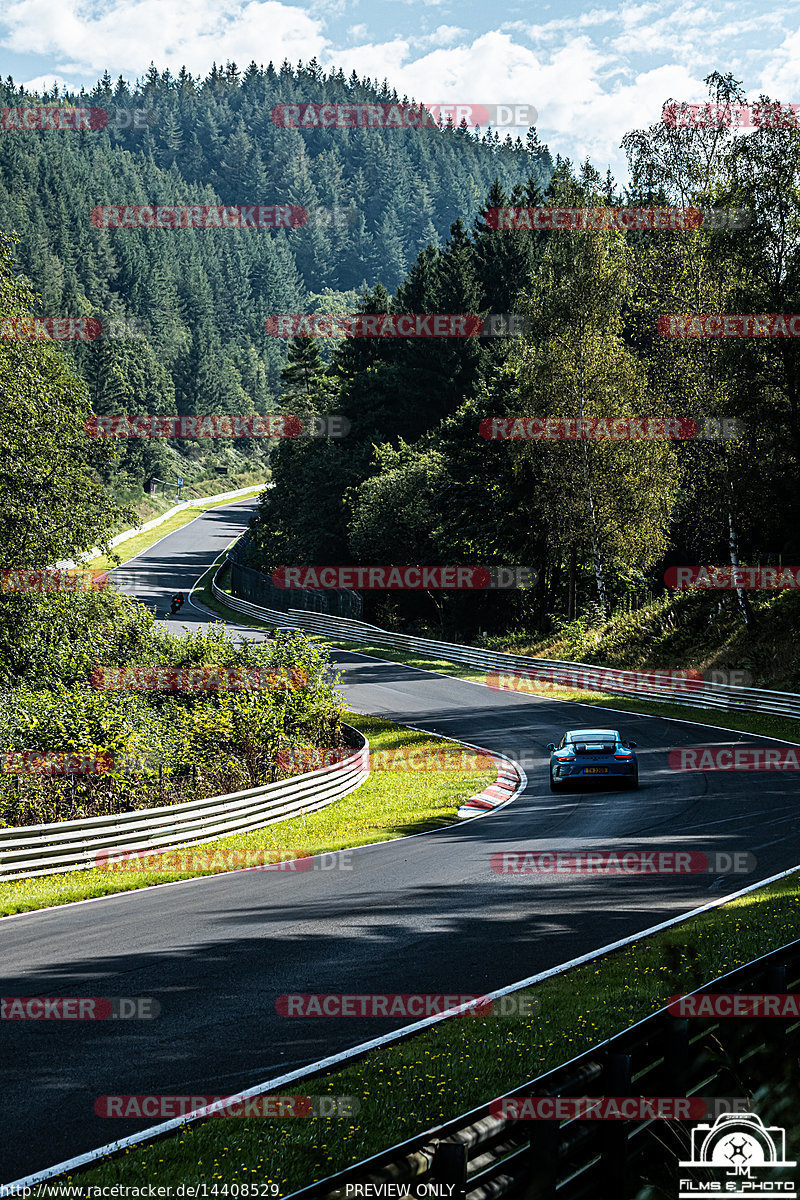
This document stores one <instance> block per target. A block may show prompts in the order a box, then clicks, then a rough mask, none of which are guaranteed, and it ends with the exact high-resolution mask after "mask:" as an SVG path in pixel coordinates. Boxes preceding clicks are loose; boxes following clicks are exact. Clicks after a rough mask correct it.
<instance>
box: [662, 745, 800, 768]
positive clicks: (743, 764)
mask: <svg viewBox="0 0 800 1200" xmlns="http://www.w3.org/2000/svg"><path fill="white" fill-rule="evenodd" d="M798 753H800V751H798V750H797V749H792V748H789V749H787V750H784V749H781V748H780V747H777V746H742V745H736V746H681V747H679V748H677V749H675V750H670V752H669V767H670V770H671V771H798V770H800V759H798Z"/></svg>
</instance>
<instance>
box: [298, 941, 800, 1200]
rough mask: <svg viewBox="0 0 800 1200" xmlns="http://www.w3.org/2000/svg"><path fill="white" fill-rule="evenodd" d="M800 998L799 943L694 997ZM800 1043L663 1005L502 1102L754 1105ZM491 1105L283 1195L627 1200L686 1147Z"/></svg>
mask: <svg viewBox="0 0 800 1200" xmlns="http://www.w3.org/2000/svg"><path fill="white" fill-rule="evenodd" d="M787 977H788V978H787ZM798 991H800V942H793V943H792V944H791V945H790V946H786V947H783V948H781V949H780V950H776V951H774V952H773V953H771V954H767V955H765V956H764V957H763V958H761V959H758V960H756V961H755V962H753V963H749V964H747V965H746V966H744V967H739V968H737V970H735V971H732V972H730V973H729V974H727V975H725V976H722V977H721V978H719V979H717V980H715V981H714V982H713V984H710V985H706V986H705V987H702V988H698V989H697V994H706V993H714V992H744V993H747V992H755V993H758V992H762V993H764V992H768V993H775V992H781V993H785V992H789V993H792V992H794V993H797V992H798ZM798 1038H800V1020H798V1019H792V1018H787V1019H784V1020H775V1019H774V1018H746V1019H728V1018H724V1019H719V1018H710V1019H709V1018H705V1017H704V1018H695V1019H694V1022H693V1024H691V1025H690V1021H689V1020H688V1019H686V1018H680V1017H674V1016H671V1015H670V1014H669V1013H668V1012H667V1010H666V1009H661V1010H659V1012H657V1013H654V1014H653V1015H652V1016H650V1017H647V1018H645V1019H644V1020H642V1021H639V1022H637V1024H635V1025H633V1026H632V1027H631V1028H630V1029H627V1030H625V1031H624V1032H623V1033H621V1034H618V1035H616V1036H615V1037H612V1038H609V1039H608V1040H606V1041H604V1042H602V1043H600V1044H599V1045H598V1046H595V1047H594V1048H593V1049H591V1050H588V1051H586V1053H584V1054H581V1055H579V1056H578V1057H576V1058H574V1059H572V1060H571V1061H570V1062H568V1063H565V1064H563V1065H562V1066H560V1067H556V1068H555V1069H554V1070H551V1071H548V1072H546V1073H545V1074H543V1075H539V1076H538V1077H537V1078H535V1079H532V1080H530V1081H529V1082H528V1083H526V1084H523V1085H522V1086H521V1087H518V1088H516V1089H514V1090H513V1091H509V1092H507V1093H505V1096H508V1097H514V1096H526V1095H535V1096H554V1097H555V1096H563V1097H575V1096H605V1097H612V1096H613V1097H624V1096H646V1097H658V1096H669V1097H687V1098H692V1097H703V1098H714V1097H715V1096H717V1097H727V1098H740V1097H741V1098H742V1099H745V1100H746V1098H747V1096H746V1093H747V1092H748V1091H754V1090H756V1088H757V1087H758V1086H759V1085H760V1084H761V1083H762V1082H763V1079H764V1078H780V1076H781V1066H782V1064H783V1063H785V1061H786V1059H787V1056H788V1054H789V1052H790V1047H796V1045H797V1042H798ZM498 1099H499V1097H498ZM490 1110H491V1102H490V1104H485V1105H482V1106H481V1107H480V1108H475V1109H473V1110H472V1111H471V1112H468V1113H465V1114H464V1115H462V1116H460V1117H458V1118H456V1119H455V1120H453V1121H450V1122H448V1123H446V1124H443V1125H439V1126H436V1127H435V1128H433V1129H429V1130H427V1131H426V1132H424V1133H422V1134H419V1135H418V1136H416V1137H415V1138H411V1139H409V1140H408V1141H405V1142H403V1143H401V1144H399V1145H397V1146H394V1147H393V1148H392V1149H391V1150H387V1151H385V1152H383V1153H381V1154H378V1155H374V1156H373V1157H371V1158H369V1159H367V1160H365V1161H364V1162H361V1163H358V1164H356V1165H355V1166H352V1167H349V1168H347V1169H346V1170H344V1171H340V1172H337V1174H335V1175H331V1176H329V1177H328V1178H327V1179H323V1180H319V1181H317V1182H316V1183H314V1184H311V1185H309V1186H308V1187H304V1188H301V1189H299V1190H298V1191H294V1192H290V1193H288V1195H287V1197H286V1200H312V1197H313V1200H343V1198H344V1197H345V1196H347V1195H350V1196H352V1195H355V1194H360V1193H359V1192H357V1191H356V1189H355V1188H354V1187H353V1185H358V1184H361V1185H368V1184H373V1185H375V1184H383V1185H385V1184H387V1183H391V1184H392V1185H394V1187H393V1192H392V1194H394V1195H397V1196H400V1195H402V1187H401V1185H403V1184H407V1185H408V1186H409V1188H412V1187H413V1186H414V1185H420V1184H435V1185H438V1186H437V1188H436V1189H434V1190H432V1191H431V1192H430V1194H439V1195H449V1196H451V1197H453V1200H488V1198H489V1197H512V1196H517V1197H525V1198H531V1200H532V1198H533V1197H535V1198H536V1200H556V1197H557V1198H558V1200H589V1198H591V1200H627V1198H629V1197H630V1196H632V1195H635V1194H636V1193H637V1192H638V1191H639V1189H640V1187H641V1186H642V1184H643V1182H644V1179H643V1178H642V1175H644V1176H649V1177H650V1178H654V1177H655V1179H656V1181H658V1175H659V1172H660V1171H665V1170H666V1171H668V1170H669V1169H670V1167H673V1166H675V1165H676V1164H677V1162H678V1160H679V1159H680V1158H685V1157H686V1154H685V1153H683V1152H684V1151H686V1150H688V1138H687V1136H686V1133H685V1130H684V1129H683V1128H682V1126H681V1124H680V1123H678V1122H667V1121H663V1120H644V1119H642V1118H639V1119H638V1120H629V1121H609V1122H606V1121H587V1120H580V1119H579V1118H573V1119H570V1120H566V1121H564V1122H563V1123H561V1124H559V1123H558V1122H556V1121H529V1120H514V1119H503V1118H500V1117H497V1116H494V1115H492V1113H491V1111H490ZM696 1119H699V1118H696ZM636 1169H638V1170H639V1171H640V1177H639V1178H638V1179H634V1170H636ZM662 1178H663V1177H662ZM444 1185H448V1186H447V1191H445V1190H444ZM364 1194H367V1191H366V1189H364ZM375 1194H376V1195H378V1194H379V1191H378V1190H376V1191H375ZM409 1194H410V1195H413V1194H414V1193H413V1192H410V1193H409Z"/></svg>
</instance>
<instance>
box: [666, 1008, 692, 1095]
mask: <svg viewBox="0 0 800 1200" xmlns="http://www.w3.org/2000/svg"><path fill="white" fill-rule="evenodd" d="M667 1020H668V1021H669V1022H670V1023H669V1025H668V1026H667V1030H666V1033H667V1036H666V1043H665V1047H664V1088H663V1091H664V1094H665V1095H667V1094H671V1095H673V1096H685V1095H686V1089H687V1087H688V1086H689V1022H688V1020H687V1019H686V1018H685V1017H681V1018H676V1017H668V1018H667Z"/></svg>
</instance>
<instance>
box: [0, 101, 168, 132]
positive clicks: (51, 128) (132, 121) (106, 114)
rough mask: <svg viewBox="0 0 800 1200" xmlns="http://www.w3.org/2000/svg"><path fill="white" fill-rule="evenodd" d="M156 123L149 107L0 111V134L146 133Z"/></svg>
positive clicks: (51, 106) (47, 107) (40, 107)
mask: <svg viewBox="0 0 800 1200" xmlns="http://www.w3.org/2000/svg"><path fill="white" fill-rule="evenodd" d="M157 120H158V116H157V114H156V111H155V109H152V108H121V107H118V108H115V109H114V110H113V111H110V110H109V109H107V108H85V107H82V106H77V105H69V104H41V105H36V106H34V105H27V106H22V105H19V106H17V107H16V108H0V133H12V132H18V133H98V132H100V130H102V129H113V130H116V131H117V132H122V131H124V130H129V129H131V130H145V129H147V128H149V127H150V126H152V125H155V124H156V122H157Z"/></svg>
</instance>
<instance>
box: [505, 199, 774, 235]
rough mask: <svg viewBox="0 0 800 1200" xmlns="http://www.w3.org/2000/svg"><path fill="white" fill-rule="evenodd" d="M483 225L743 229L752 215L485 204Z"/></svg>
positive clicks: (734, 211)
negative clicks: (492, 206) (493, 205)
mask: <svg viewBox="0 0 800 1200" xmlns="http://www.w3.org/2000/svg"><path fill="white" fill-rule="evenodd" d="M485 219H486V226H487V228H488V229H491V230H496V231H498V232H501V233H502V232H511V233H519V232H531V231H540V232H541V231H561V232H565V233H586V232H591V231H598V230H609V229H618V230H621V231H623V232H626V233H645V232H659V231H661V232H669V231H673V232H674V231H677V230H695V229H700V228H705V229H745V228H746V227H747V226H748V225H750V224H751V222H752V219H753V218H752V215H751V214H750V213H748V212H746V211H745V210H744V209H741V208H729V209H725V208H714V209H699V208H611V207H599V208H558V207H556V206H555V205H552V206H550V205H548V206H544V207H541V208H519V207H512V208H489V209H487V210H486V218H485Z"/></svg>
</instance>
